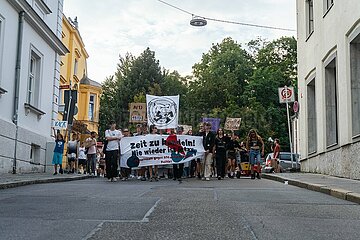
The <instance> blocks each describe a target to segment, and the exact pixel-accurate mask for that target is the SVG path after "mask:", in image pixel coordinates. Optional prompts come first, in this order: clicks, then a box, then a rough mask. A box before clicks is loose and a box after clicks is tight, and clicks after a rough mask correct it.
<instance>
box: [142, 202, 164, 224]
mask: <svg viewBox="0 0 360 240" xmlns="http://www.w3.org/2000/svg"><path fill="white" fill-rule="evenodd" d="M161 200H162V198H159V200H157V201H156V202H155V204H154V206H152V207H151V208H150V209H149V211H147V213H146V214H145V216H144V217H143V219H142V222H149V218H148V217H149V216H150V214H151V213H152V212H153V211H154V210H155V208H156V207H157V205H158V204H159V202H160V201H161Z"/></svg>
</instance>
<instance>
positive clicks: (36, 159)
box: [30, 144, 40, 164]
mask: <svg viewBox="0 0 360 240" xmlns="http://www.w3.org/2000/svg"><path fill="white" fill-rule="evenodd" d="M30 162H32V163H35V164H37V163H40V146H38V145H36V144H31V149H30Z"/></svg>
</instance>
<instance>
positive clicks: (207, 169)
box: [204, 153, 213, 178]
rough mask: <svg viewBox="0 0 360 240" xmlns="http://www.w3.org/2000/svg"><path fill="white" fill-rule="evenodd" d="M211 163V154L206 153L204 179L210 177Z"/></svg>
mask: <svg viewBox="0 0 360 240" xmlns="http://www.w3.org/2000/svg"><path fill="white" fill-rule="evenodd" d="M212 163H213V154H212V153H206V154H205V163H204V164H205V169H204V177H205V178H209V177H210V175H211V167H212Z"/></svg>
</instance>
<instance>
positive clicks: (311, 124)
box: [307, 78, 317, 154]
mask: <svg viewBox="0 0 360 240" xmlns="http://www.w3.org/2000/svg"><path fill="white" fill-rule="evenodd" d="M307 115H308V116H307V125H308V128H307V135H308V153H309V154H311V153H315V152H316V151H317V134H316V130H317V129H316V95H315V78H314V79H312V80H311V81H310V83H309V84H308V85H307Z"/></svg>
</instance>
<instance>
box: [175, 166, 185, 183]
mask: <svg viewBox="0 0 360 240" xmlns="http://www.w3.org/2000/svg"><path fill="white" fill-rule="evenodd" d="M183 171H184V164H183V163H180V164H173V172H174V179H181V176H182V175H183Z"/></svg>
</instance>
